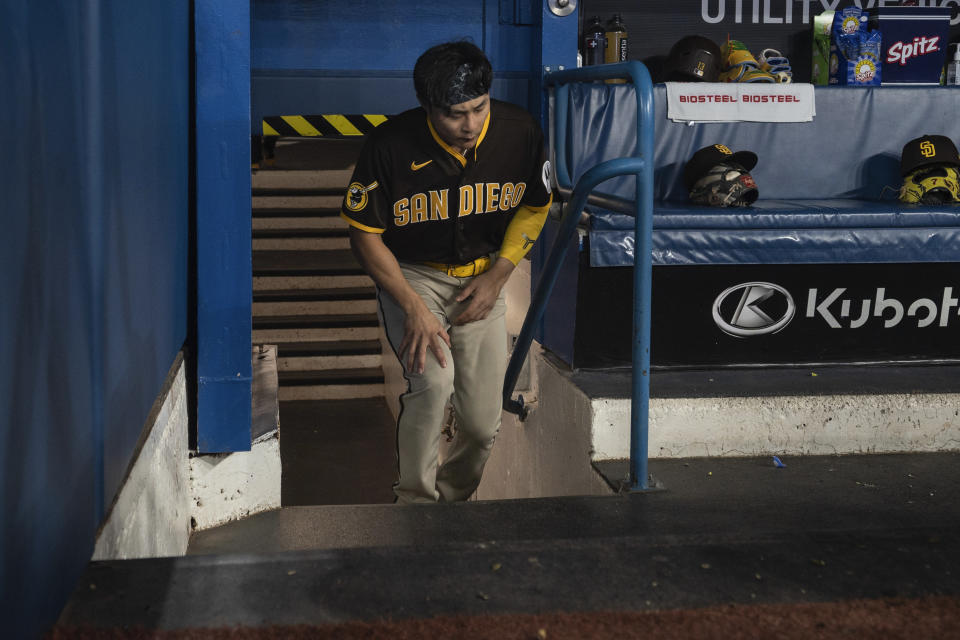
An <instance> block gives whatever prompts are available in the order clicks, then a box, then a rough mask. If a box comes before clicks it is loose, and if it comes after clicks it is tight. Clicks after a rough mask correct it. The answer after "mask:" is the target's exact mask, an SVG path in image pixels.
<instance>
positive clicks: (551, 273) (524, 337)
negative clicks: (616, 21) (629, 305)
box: [503, 62, 654, 491]
mask: <svg viewBox="0 0 960 640" xmlns="http://www.w3.org/2000/svg"><path fill="white" fill-rule="evenodd" d="M618 78H626V79H629V80H631V81H632V83H633V87H634V91H635V93H636V96H637V153H638V155H637V156H636V157H631V158H616V159H614V160H607V161H606V162H601V163H600V164H598V165H596V166H595V167H592V168H591V169H590V170H588V171H587V172H586V173H584V174H583V175H582V176H581V177H580V179H579V180H578V181H577V184H576V186H574V187H572V190H573V193H572V195H571V197H570V200H569V202H568V203H567V205H566V207H565V208H564V213H563V216H562V218H561V221H560V228H559V229H558V231H557V236H556V238H555V240H554V243H553V247H552V248H551V249H550V255H549V256H548V257H547V261H546V263H545V265H544V267H543V272H542V274H541V276H540V281H539V282H538V283H537V287H536V290H535V291H534V293H533V297H532V298H531V300H530V308H529V310H528V311H527V316H526V318H524V321H523V327H522V328H521V329H520V335H519V336H518V337H517V342H516V345H515V346H514V349H513V355H512V356H511V357H510V363H509V364H508V365H507V373H506V376H505V377H504V385H503V407H504V409H505V410H507V411H509V412H511V413H515V414H517V415H519V416H520V419H521V420H523V419H524V418H526V415H527V412H528V410H527V409H526V408H525V407H524V405H523V396H520V397H519V398H518V399H517V400H514V399H513V398H512V396H513V390H514V387H515V386H516V383H517V377H518V376H519V375H520V369H521V367H522V366H523V362H524V360H526V357H527V352H528V351H529V349H530V343H531V341H532V340H533V330H534V327H536V326H537V325H538V324H539V323H540V320H541V319H542V318H543V313H544V311H545V310H546V304H547V300H548V299H549V297H550V293H551V292H552V291H553V286H554V284H555V283H556V281H557V276H558V274H559V273H560V265H561V263H562V261H563V256H564V253H565V252H566V248H567V246H568V245H569V242H570V239H571V237H572V236H573V233H574V232H575V231H576V228H577V222H578V221H579V219H580V212H581V211H582V210H583V206H584V204H586V201H587V197H588V196H589V195H590V193H591V192H592V191H593V189H594V188H595V187H596V186H597V185H598V184H600V183H601V182H604V181H606V180H609V179H610V178H613V177H615V176H621V175H629V174H634V175H636V177H637V180H636V199H635V200H634V211H633V212H632V213H633V215H634V217H635V228H634V234H635V238H634V256H633V257H634V266H633V269H634V278H633V345H632V347H633V348H632V355H633V373H632V395H631V403H630V489H631V490H641V491H642V490H646V489H648V488H649V486H648V485H649V481H648V473H647V450H648V437H647V426H648V416H649V404H650V289H651V282H652V260H651V251H650V250H651V247H652V245H653V134H654V122H653V83H652V82H651V80H650V73H649V72H648V71H647V68H646V67H645V66H643V64H641V63H639V62H620V63H617V64H607V65H599V66H593V67H583V68H579V69H567V70H561V71H554V72H550V73H547V74H546V75H545V76H544V83H545V84H546V85H548V86H556V96H555V103H556V106H555V117H554V124H553V129H554V130H553V131H552V132H551V134H552V136H553V140H554V146H555V150H556V157H555V158H554V164H555V166H554V172H555V175H556V177H557V184H558V186H560V187H561V188H563V189H570V188H571V180H570V171H569V168H568V166H567V128H568V126H567V119H568V116H567V113H568V109H567V103H568V89H569V87H568V84H569V83H573V82H593V81H595V80H611V79H618Z"/></svg>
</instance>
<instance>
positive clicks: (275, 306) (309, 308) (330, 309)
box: [253, 299, 377, 317]
mask: <svg viewBox="0 0 960 640" xmlns="http://www.w3.org/2000/svg"><path fill="white" fill-rule="evenodd" d="M376 312H377V301H376V300H375V299H370V300H320V301H309V300H294V301H290V302H254V303H253V315H254V316H255V317H256V316H271V315H273V316H280V315H290V316H292V315H331V314H358V313H364V314H369V313H376Z"/></svg>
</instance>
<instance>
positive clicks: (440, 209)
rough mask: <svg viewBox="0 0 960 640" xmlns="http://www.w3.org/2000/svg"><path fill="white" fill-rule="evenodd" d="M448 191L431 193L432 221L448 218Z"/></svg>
mask: <svg viewBox="0 0 960 640" xmlns="http://www.w3.org/2000/svg"><path fill="white" fill-rule="evenodd" d="M448 191H449V190H448V189H444V190H442V191H431V192H430V219H431V220H446V219H447V217H448V214H447V192H448Z"/></svg>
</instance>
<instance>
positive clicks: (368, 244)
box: [350, 227, 423, 314]
mask: <svg viewBox="0 0 960 640" xmlns="http://www.w3.org/2000/svg"><path fill="white" fill-rule="evenodd" d="M350 248H351V249H352V250H353V255H354V256H356V258H357V260H358V261H359V262H360V266H362V267H363V269H364V271H366V272H367V275H369V276H370V277H371V278H372V279H373V281H374V282H375V283H377V286H378V287H380V288H381V289H383V290H384V291H386V292H387V293H389V294H390V296H392V297H393V299H394V300H396V301H397V303H398V304H399V305H400V307H401V308H402V309H403V310H404V311H406V312H407V313H408V314H409V313H410V312H411V311H412V310H413V309H414V308H416V307H417V305H422V304H423V301H422V300H421V299H420V296H418V295H417V293H416V292H415V291H414V290H413V289H412V288H411V287H410V284H409V283H408V282H407V280H406V278H404V277H403V272H402V271H400V263H398V262H397V258H396V256H394V255H393V252H392V251H390V249H388V248H387V246H386V245H385V244H383V240H382V239H381V238H380V236H379V235H377V234H373V233H367V232H366V231H361V230H360V229H356V228H354V227H351V228H350Z"/></svg>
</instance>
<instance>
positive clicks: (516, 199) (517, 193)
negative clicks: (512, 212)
mask: <svg viewBox="0 0 960 640" xmlns="http://www.w3.org/2000/svg"><path fill="white" fill-rule="evenodd" d="M526 190H527V183H526V182H518V183H517V187H516V189H514V191H513V198H512V199H511V200H510V204H512V205H513V206H515V207H516V206H519V205H520V200H522V199H523V192H524V191H526Z"/></svg>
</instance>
